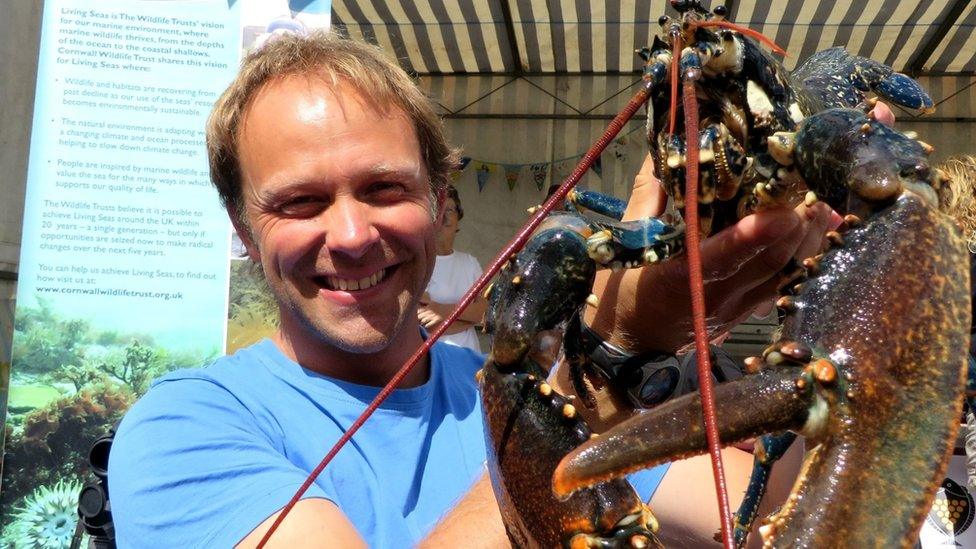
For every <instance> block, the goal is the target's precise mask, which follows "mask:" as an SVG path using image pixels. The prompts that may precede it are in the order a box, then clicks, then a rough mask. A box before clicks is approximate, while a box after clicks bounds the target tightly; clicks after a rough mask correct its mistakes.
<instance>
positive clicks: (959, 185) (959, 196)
mask: <svg viewBox="0 0 976 549" xmlns="http://www.w3.org/2000/svg"><path fill="white" fill-rule="evenodd" d="M939 169H941V170H942V171H943V172H944V173H945V175H946V176H947V177H946V179H945V180H944V181H943V184H942V186H941V188H940V189H939V209H941V210H942V211H943V212H945V213H946V214H948V215H949V216H950V217H952V218H953V219H954V220H955V221H956V223H958V224H959V228H960V229H962V232H963V235H964V236H965V238H966V242H967V243H968V244H969V250H970V251H971V252H974V253H976V157H974V156H970V155H960V156H953V157H950V158H949V159H948V160H946V161H945V162H943V163H942V164H941V165H940V166H939Z"/></svg>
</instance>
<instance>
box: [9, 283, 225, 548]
mask: <svg viewBox="0 0 976 549" xmlns="http://www.w3.org/2000/svg"><path fill="white" fill-rule="evenodd" d="M17 313H18V314H17V317H16V319H15V322H14V330H15V332H14V346H13V375H14V376H15V378H14V379H15V381H14V387H15V389H14V391H13V392H12V394H13V395H15V396H16V395H18V394H19V393H20V392H21V388H22V387H29V388H30V390H29V391H28V392H27V394H26V396H29V397H33V398H28V399H26V400H24V399H21V400H18V402H20V403H21V404H25V405H24V406H22V407H21V408H11V409H10V410H9V411H10V414H9V415H8V416H7V418H6V424H5V426H4V427H5V432H6V444H5V446H4V455H3V463H2V465H3V477H4V478H3V484H2V486H3V490H2V491H0V509H15V508H17V507H16V506H17V505H19V506H20V507H22V508H24V509H27V508H28V507H30V506H29V505H28V503H29V502H28V500H25V499H24V498H27V497H29V495H30V494H31V492H32V491H33V490H34V488H35V487H37V486H56V485H57V483H58V482H59V481H62V480H71V479H83V478H88V474H89V473H88V463H87V458H88V451H89V449H90V448H91V444H92V442H94V441H95V439H96V438H98V437H99V436H101V435H103V434H105V433H106V432H107V431H108V429H109V428H110V427H111V426H112V425H114V424H115V423H117V422H118V421H119V419H121V417H122V415H123V413H124V412H125V410H127V409H128V407H129V406H130V405H131V404H132V403H133V402H134V401H135V399H136V396H137V395H139V394H142V393H144V392H145V391H146V390H147V389H148V388H149V384H150V383H151V381H152V380H153V379H155V378H156V377H159V376H160V375H162V374H164V373H165V372H167V371H169V370H171V369H175V368H181V367H188V366H197V365H200V364H202V363H203V362H204V360H205V359H206V358H208V357H202V356H198V355H197V354H195V353H192V352H182V353H171V352H170V351H168V350H167V349H165V348H163V347H160V346H158V345H156V344H155V343H154V342H153V340H152V338H149V337H146V336H143V335H136V334H132V333H128V334H126V333H121V332H117V331H112V332H106V331H100V330H98V329H96V328H94V327H93V326H92V325H91V324H90V323H89V322H88V321H86V320H79V319H69V318H64V317H62V316H61V315H59V314H58V313H57V312H56V311H54V310H52V308H51V306H50V304H49V303H47V302H46V301H44V300H41V299H38V306H37V307H36V308H34V307H21V308H19V309H18V311H17ZM52 392H56V393H57V394H59V395H62V396H60V397H55V398H54V399H53V400H52V399H51V397H52ZM65 393H67V394H65ZM41 396H43V397H45V398H40V397H41ZM18 398H19V397H18ZM30 508H31V509H34V510H37V508H36V507H30ZM11 517H12V515H11V514H10V513H4V514H3V515H2V516H0V518H2V519H3V521H4V522H9V521H10V520H11ZM33 524H35V525H36V524H37V523H36V522H35V523H33ZM47 524H48V525H50V524H51V523H47ZM6 526H7V525H3V529H4V531H6ZM0 545H3V544H2V543H0Z"/></svg>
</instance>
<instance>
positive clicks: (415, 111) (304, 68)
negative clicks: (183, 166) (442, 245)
mask: <svg viewBox="0 0 976 549" xmlns="http://www.w3.org/2000/svg"><path fill="white" fill-rule="evenodd" d="M292 75H303V76H307V77H309V78H319V79H322V80H324V81H325V82H326V83H327V84H329V85H330V86H332V87H333V88H338V86H339V85H340V84H347V85H349V86H351V87H352V88H353V89H355V90H356V91H357V92H358V93H359V94H360V95H361V96H362V98H363V99H364V100H365V101H367V102H368V103H369V105H370V106H371V107H372V108H374V109H376V110H377V111H378V112H381V113H386V112H388V111H389V109H390V108H399V109H401V110H402V111H403V112H404V113H405V114H406V115H407V117H408V118H409V120H410V122H411V123H412V124H413V127H414V130H415V131H416V133H417V140H418V141H419V142H420V153H421V156H422V157H423V160H424V164H425V165H426V167H427V173H428V175H429V177H430V190H431V196H432V198H433V197H436V196H437V195H438V194H440V193H442V192H443V189H444V188H445V187H446V186H447V184H448V180H449V174H450V171H451V169H452V168H453V167H454V166H455V165H456V164H457V153H456V151H455V150H453V149H452V148H451V147H450V146H449V145H448V143H447V140H446V138H445V137H444V129H443V126H442V124H441V120H440V118H439V117H438V116H437V114H436V113H435V112H434V110H433V108H432V107H431V103H430V101H429V100H428V99H427V97H426V96H425V95H424V93H423V92H422V91H421V90H420V88H418V87H417V85H416V84H415V83H414V82H413V80H411V78H410V76H409V75H407V73H406V72H404V71H403V69H401V68H400V67H399V66H398V65H397V64H396V63H395V62H394V61H392V60H391V59H389V58H387V56H386V54H384V53H383V51H382V50H381V49H380V48H378V47H376V46H372V45H370V44H367V43H364V42H359V41H355V40H352V39H349V38H346V37H343V36H339V35H338V34H336V33H334V32H324V31H315V32H312V33H310V34H309V35H306V36H302V35H297V34H286V35H282V36H279V37H276V38H275V39H273V40H271V41H269V42H267V43H266V44H265V45H264V46H262V47H261V48H259V49H257V50H256V51H253V52H251V53H250V54H249V55H248V56H247V57H245V58H244V60H243V62H242V63H241V69H240V71H239V72H238V73H237V77H236V78H235V79H234V81H233V82H231V84H230V86H228V88H227V89H226V90H225V91H224V93H223V94H222V95H221V96H220V98H219V99H218V100H217V102H216V104H215V105H214V108H213V112H211V113H210V119H209V120H208V122H207V154H208V156H209V158H210V180H211V181H212V182H213V184H214V186H215V187H216V188H217V192H218V193H219V194H220V200H221V202H222V203H223V204H224V206H225V207H226V208H228V209H229V210H230V209H233V210H235V211H236V212H237V215H238V217H240V218H241V220H242V221H243V222H244V223H245V225H246V217H245V215H244V204H243V197H242V194H241V170H240V158H239V155H238V152H239V151H238V138H239V137H240V135H239V134H240V128H241V122H242V120H243V118H244V114H245V113H246V111H247V108H248V105H249V104H250V102H251V101H252V100H253V99H254V97H255V95H256V94H257V92H258V91H259V90H260V89H261V88H262V87H264V86H265V85H266V84H268V83H269V82H274V81H276V80H280V79H281V78H284V77H286V76H292ZM434 204H435V202H432V203H431V209H432V210H433V207H434Z"/></svg>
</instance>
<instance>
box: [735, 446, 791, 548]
mask: <svg viewBox="0 0 976 549" xmlns="http://www.w3.org/2000/svg"><path fill="white" fill-rule="evenodd" d="M795 440H796V433H794V432H792V431H786V432H784V433H780V434H776V435H763V436H761V437H759V439H758V440H757V441H756V448H755V450H754V451H753V454H754V455H755V457H754V458H753V466H752V474H751V475H750V476H749V486H747V487H746V494H745V496H743V497H742V503H740V504H739V510H738V511H736V512H735V532H734V535H735V545H736V546H737V547H745V544H746V538H747V537H748V536H749V531H750V530H752V524H753V522H755V520H756V516H757V515H758V513H759V504H760V502H762V499H763V496H765V495H766V485H767V484H768V483H769V475H770V473H771V472H772V470H773V465H774V464H775V463H776V462H777V461H779V459H780V458H782V457H783V455H784V454H786V451H787V450H789V449H790V446H792V445H793V442H794V441H795Z"/></svg>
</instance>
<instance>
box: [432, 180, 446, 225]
mask: <svg viewBox="0 0 976 549" xmlns="http://www.w3.org/2000/svg"><path fill="white" fill-rule="evenodd" d="M435 199H436V200H437V210H436V212H437V215H436V216H435V217H434V222H435V223H436V224H437V225H438V226H440V225H443V224H444V203H445V202H447V189H446V188H444V187H441V188H440V189H437V193H436V196H435Z"/></svg>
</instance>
